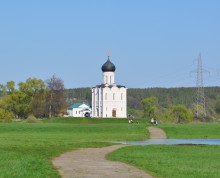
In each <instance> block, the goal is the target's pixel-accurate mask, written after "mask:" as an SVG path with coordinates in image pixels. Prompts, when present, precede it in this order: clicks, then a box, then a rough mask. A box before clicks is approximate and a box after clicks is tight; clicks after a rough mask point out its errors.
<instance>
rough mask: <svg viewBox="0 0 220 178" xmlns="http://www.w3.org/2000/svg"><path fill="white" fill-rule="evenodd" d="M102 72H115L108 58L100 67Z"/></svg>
mask: <svg viewBox="0 0 220 178" xmlns="http://www.w3.org/2000/svg"><path fill="white" fill-rule="evenodd" d="M102 71H103V72H114V71H115V65H114V64H113V63H112V62H111V61H110V59H109V56H108V60H107V62H106V63H104V64H103V65H102Z"/></svg>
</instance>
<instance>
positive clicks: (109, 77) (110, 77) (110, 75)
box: [102, 72, 115, 85]
mask: <svg viewBox="0 0 220 178" xmlns="http://www.w3.org/2000/svg"><path fill="white" fill-rule="evenodd" d="M102 79H103V80H102V83H103V84H109V85H113V84H115V73H114V72H103V76H102Z"/></svg>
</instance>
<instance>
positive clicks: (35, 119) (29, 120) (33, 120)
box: [25, 115, 38, 123]
mask: <svg viewBox="0 0 220 178" xmlns="http://www.w3.org/2000/svg"><path fill="white" fill-rule="evenodd" d="M25 122H27V123H38V120H37V118H36V117H35V116H34V115H29V116H28V118H27V119H26V120H25Z"/></svg>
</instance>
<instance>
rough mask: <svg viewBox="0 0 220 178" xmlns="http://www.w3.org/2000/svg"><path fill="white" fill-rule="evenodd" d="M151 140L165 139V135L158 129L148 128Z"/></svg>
mask: <svg viewBox="0 0 220 178" xmlns="http://www.w3.org/2000/svg"><path fill="white" fill-rule="evenodd" d="M148 131H149V132H150V138H151V139H159V138H160V139H162V138H167V136H166V133H165V132H164V131H163V130H162V129H160V128H158V127H148Z"/></svg>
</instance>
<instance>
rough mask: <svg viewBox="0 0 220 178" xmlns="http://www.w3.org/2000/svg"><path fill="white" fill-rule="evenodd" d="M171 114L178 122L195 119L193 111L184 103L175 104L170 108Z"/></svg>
mask: <svg viewBox="0 0 220 178" xmlns="http://www.w3.org/2000/svg"><path fill="white" fill-rule="evenodd" d="M169 111H170V115H171V117H172V119H173V121H174V122H176V123H188V122H192V121H193V113H192V111H191V110H190V109H187V108H186V107H185V106H183V105H180V104H178V105H173V106H171V108H170V109H169Z"/></svg>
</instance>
